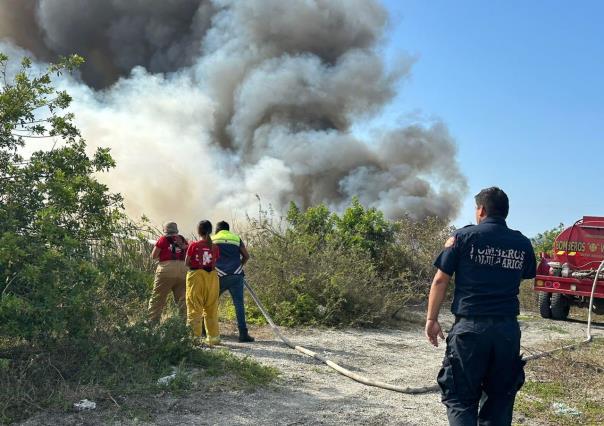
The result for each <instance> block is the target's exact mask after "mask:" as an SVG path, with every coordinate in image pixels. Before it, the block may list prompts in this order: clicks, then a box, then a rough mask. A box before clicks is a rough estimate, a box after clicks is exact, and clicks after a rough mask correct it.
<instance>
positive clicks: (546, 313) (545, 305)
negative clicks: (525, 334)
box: [539, 291, 552, 318]
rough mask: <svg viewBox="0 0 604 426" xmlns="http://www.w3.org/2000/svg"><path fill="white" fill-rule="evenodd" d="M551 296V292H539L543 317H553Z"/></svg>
mask: <svg viewBox="0 0 604 426" xmlns="http://www.w3.org/2000/svg"><path fill="white" fill-rule="evenodd" d="M551 298H552V295H551V293H546V292H544V291H540V292H539V313H540V314H541V318H551V317H552V310H551V308H550V306H549V304H550V300H551Z"/></svg>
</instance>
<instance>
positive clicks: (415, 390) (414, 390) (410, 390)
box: [244, 261, 604, 394]
mask: <svg viewBox="0 0 604 426" xmlns="http://www.w3.org/2000/svg"><path fill="white" fill-rule="evenodd" d="M603 268H604V261H602V263H600V267H599V268H598V271H597V272H596V276H595V278H594V282H593V285H592V288H591V296H590V299H589V309H588V312H589V313H588V316H587V337H586V339H585V340H583V341H581V342H579V343H574V344H572V345H566V346H562V347H560V348H556V349H553V350H550V351H546V352H540V353H538V354H534V355H530V356H525V357H523V359H524V360H525V361H531V360H534V359H538V358H543V357H546V356H549V355H551V354H553V353H555V352H559V351H562V350H567V349H573V348H575V347H578V346H580V345H584V344H587V343H590V342H591V341H592V340H593V336H592V335H591V316H592V308H593V302H594V293H595V290H596V284H597V282H598V277H599V275H600V272H601V271H602V269H603ZM244 282H245V286H246V288H247V289H248V291H249V292H250V295H251V296H252V299H254V302H256V305H258V309H260V312H262V315H264V318H265V319H266V321H267V322H268V323H269V325H270V326H271V328H272V330H273V333H275V335H276V336H277V337H278V338H279V339H281V341H282V342H283V343H285V344H286V345H287V346H289V347H290V348H292V349H295V350H297V351H298V352H301V353H303V354H304V355H308V356H310V357H312V358H315V359H317V360H319V361H321V362H322V363H324V364H326V365H328V366H329V367H331V368H333V369H334V370H336V371H337V372H338V373H340V374H342V375H344V376H346V377H349V378H351V379H352V380H355V381H357V382H359V383H362V384H364V385H367V386H375V387H377V388H382V389H387V390H391V391H394V392H399V393H404V394H422V393H430V392H437V391H439V390H440V387H439V386H438V385H429V386H420V387H403V386H398V385H393V384H390V383H385V382H381V381H379V380H373V379H369V378H367V377H365V376H361V375H359V374H356V373H353V372H352V371H350V370H348V369H346V368H344V367H342V366H340V365H338V364H336V363H335V362H333V361H331V360H329V359H327V358H325V357H324V356H322V355H319V354H318V353H316V352H313V351H311V350H309V349H306V348H305V347H303V346H298V345H294V344H293V343H292V342H291V341H290V340H289V339H288V338H286V337H285V336H283V335H282V334H281V332H280V331H279V328H278V327H277V326H276V325H275V323H274V322H273V319H272V318H271V316H270V315H269V314H268V312H267V311H266V309H265V308H264V305H262V302H261V301H260V299H259V298H258V296H257V295H256V292H255V291H254V289H253V288H252V287H251V286H250V285H249V284H248V283H247V281H244Z"/></svg>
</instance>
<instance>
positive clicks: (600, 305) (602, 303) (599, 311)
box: [592, 299, 604, 315]
mask: <svg viewBox="0 0 604 426" xmlns="http://www.w3.org/2000/svg"><path fill="white" fill-rule="evenodd" d="M592 311H593V313H594V314H596V315H604V300H602V299H600V300H594V305H593V307H592Z"/></svg>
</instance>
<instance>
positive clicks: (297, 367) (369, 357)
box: [27, 315, 604, 426]
mask: <svg viewBox="0 0 604 426" xmlns="http://www.w3.org/2000/svg"><path fill="white" fill-rule="evenodd" d="M411 316H412V317H414V318H415V319H416V321H415V322H411V323H405V324H404V325H403V326H402V328H401V329H386V330H384V329H382V330H358V329H347V330H333V329H322V330H319V329H293V330H291V329H288V330H285V333H286V334H287V336H289V337H290V339H291V340H292V341H294V342H295V343H297V344H300V345H303V346H305V347H307V348H309V349H311V350H314V351H316V352H318V353H320V354H323V355H324V356H327V357H329V358H330V359H332V360H333V361H335V362H337V363H339V364H340V365H342V366H344V367H346V368H348V369H350V370H352V371H354V372H357V373H360V374H364V375H366V376H369V377H372V378H374V379H379V380H382V381H387V382H391V383H395V384H399V385H404V386H423V385H426V384H433V383H434V382H435V377H436V374H437V372H438V370H439V368H440V363H441V360H442V356H443V353H444V345H441V346H440V347H438V348H433V347H432V346H430V345H429V344H428V343H427V342H426V340H425V338H424V336H423V330H422V326H421V319H420V317H419V315H415V316H414V315H411ZM442 323H443V324H444V325H445V326H446V327H449V326H450V325H451V323H452V317H451V316H445V317H444V318H442ZM521 326H522V330H523V336H522V345H523V348H524V350H525V352H528V353H532V352H535V351H537V352H538V351H539V349H540V348H543V347H544V346H545V345H548V344H550V345H551V342H554V341H556V340H560V339H569V338H576V339H580V338H582V337H583V336H584V330H585V324H584V323H582V322H557V321H548V320H542V319H539V318H536V317H534V316H531V317H527V316H521ZM224 328H226V330H224V331H223V332H224V333H225V334H226V335H225V336H224V342H225V346H226V347H228V348H229V349H230V350H231V351H232V352H233V353H235V354H237V355H239V356H249V357H252V358H254V359H255V360H257V361H259V362H261V363H264V364H266V365H271V366H274V367H276V368H278V369H279V370H280V371H281V375H280V377H279V378H278V379H277V380H276V382H275V383H274V384H272V385H270V386H268V387H266V388H261V389H258V390H255V391H251V392H250V391H244V390H237V391H232V390H229V386H228V383H224V384H223V385H220V386H213V387H212V389H211V390H209V391H195V392H192V393H190V394H188V395H186V396H182V397H179V398H175V397H173V396H170V395H162V396H158V397H156V398H155V401H154V402H153V408H152V411H153V413H152V414H151V417H150V418H149V417H148V418H147V419H145V420H146V421H142V418H144V416H143V417H142V418H141V419H140V420H139V418H137V417H131V418H130V419H129V420H117V422H118V423H122V424H133V423H136V424H141V423H142V424H159V425H176V424H185V425H200V424H204V425H205V424H210V425H213V424H228V425H252V424H270V425H307V424H312V425H317V424H318V425H320V424H353V425H356V424H364V425H365V424H368V425H426V424H430V425H435V426H437V425H446V424H447V421H446V415H445V410H444V408H443V406H442V405H441V403H440V395H439V394H437V393H431V394H424V395H403V394H399V393H396V392H392V391H387V390H382V389H378V388H374V387H368V386H364V385H361V384H359V383H357V382H354V381H352V380H350V379H348V378H346V377H344V376H341V375H340V374H338V373H337V372H335V371H334V370H332V369H330V368H329V367H327V366H325V365H323V364H321V363H320V362H318V361H316V360H314V359H312V358H309V357H306V356H304V355H302V354H300V353H298V352H296V351H293V350H291V349H289V348H287V347H286V346H285V345H283V344H281V343H280V342H279V341H277V340H275V338H274V337H273V335H272V333H271V331H270V328H268V327H252V329H251V333H252V334H253V335H255V336H256V337H257V342H255V343H253V344H245V345H244V344H239V343H237V342H236V339H235V336H234V334H229V333H232V327H229V326H226V327H224ZM229 328H230V330H229ZM594 333H595V334H597V335H600V336H602V335H604V326H603V325H602V324H599V325H598V326H597V327H596V328H595V329H594ZM99 411H101V412H99ZM101 419H103V416H102V409H101V410H97V412H95V413H78V414H71V415H67V416H62V417H61V419H60V422H61V423H64V424H98V423H99V422H105V421H107V420H106V419H107V417H104V419H105V420H104V421H101ZM114 419H115V418H114ZM50 420H51V419H50V418H48V417H38V418H36V419H31V420H30V421H29V422H27V423H28V424H48V423H47V422H48V421H50ZM516 420H518V421H520V422H523V423H525V424H530V422H527V421H526V419H516ZM56 421H57V418H56V417H55V418H53V419H52V423H56ZM112 422H116V420H113V421H112Z"/></svg>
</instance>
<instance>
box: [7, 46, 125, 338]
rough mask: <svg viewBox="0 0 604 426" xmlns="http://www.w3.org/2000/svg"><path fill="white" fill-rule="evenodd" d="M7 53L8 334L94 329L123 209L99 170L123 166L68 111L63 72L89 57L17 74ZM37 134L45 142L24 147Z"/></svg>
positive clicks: (55, 334)
mask: <svg viewBox="0 0 604 426" xmlns="http://www.w3.org/2000/svg"><path fill="white" fill-rule="evenodd" d="M8 61H9V58H8V57H7V56H6V55H4V54H1V53H0V77H1V78H2V81H1V82H0V84H1V86H0V234H1V237H0V292H1V293H0V335H4V336H8V337H10V336H13V337H19V338H21V339H23V338H25V339H26V340H36V339H47V338H60V337H62V336H67V335H71V336H73V335H80V334H85V333H87V332H89V331H90V329H91V328H92V327H94V324H95V321H94V316H95V315H96V313H97V308H96V307H95V303H94V300H95V295H96V292H97V291H98V289H99V288H100V287H101V286H102V284H103V282H104V280H105V277H104V276H103V273H102V272H101V271H100V270H99V269H98V268H97V267H96V264H95V262H94V259H95V256H96V255H98V253H100V252H102V251H103V247H105V246H106V245H107V244H109V243H110V241H111V239H112V235H114V233H115V232H116V230H117V229H118V226H119V221H120V219H121V218H122V217H123V214H122V206H121V200H122V199H121V197H120V196H119V195H117V194H112V193H110V192H109V191H108V188H107V187H106V186H105V185H103V184H101V183H100V182H98V181H97V180H96V178H95V176H94V174H95V173H97V172H102V171H106V170H108V169H110V168H112V167H113V166H114V162H113V159H112V158H111V156H110V154H109V151H108V150H107V149H103V148H99V149H98V150H97V151H96V152H95V153H94V155H92V156H89V155H88V154H87V152H86V144H85V141H84V140H83V139H82V138H81V136H80V132H79V130H78V129H77V128H76V126H75V125H74V124H73V118H74V116H73V114H72V113H69V112H67V109H68V107H69V105H70V103H71V101H72V99H71V97H70V96H69V94H68V93H66V92H64V91H57V90H55V89H54V87H53V84H52V78H53V77H54V76H58V75H61V74H62V73H65V72H72V71H74V70H75V69H77V67H78V66H79V65H81V64H82V63H83V59H82V58H81V57H79V56H76V55H74V56H70V57H68V58H64V59H62V60H61V61H60V62H58V63H56V64H52V65H50V66H49V67H48V68H47V69H46V70H45V71H44V72H42V73H40V74H39V75H36V74H37V73H36V72H35V71H34V70H33V67H32V62H31V60H30V59H28V58H25V59H23V60H22V62H21V66H20V69H19V70H18V72H17V73H16V74H15V75H14V76H12V77H11V76H10V75H9V74H8V70H7V65H8ZM32 141H36V142H40V141H43V142H44V143H45V146H44V149H42V150H38V151H36V152H34V153H33V154H31V155H29V156H28V155H26V154H24V151H25V149H24V148H28V145H29V144H31V143H32Z"/></svg>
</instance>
